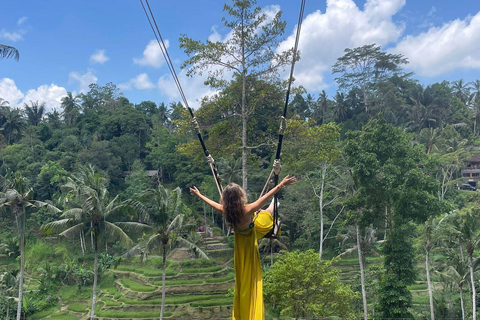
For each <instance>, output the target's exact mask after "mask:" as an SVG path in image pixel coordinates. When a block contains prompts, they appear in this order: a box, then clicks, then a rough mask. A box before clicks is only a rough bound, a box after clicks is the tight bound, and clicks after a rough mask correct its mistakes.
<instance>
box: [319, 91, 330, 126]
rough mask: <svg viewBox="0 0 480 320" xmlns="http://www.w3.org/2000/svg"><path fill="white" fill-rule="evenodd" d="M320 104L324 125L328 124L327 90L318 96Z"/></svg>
mask: <svg viewBox="0 0 480 320" xmlns="http://www.w3.org/2000/svg"><path fill="white" fill-rule="evenodd" d="M318 103H319V104H320V108H321V109H322V124H325V123H327V121H326V118H325V117H326V115H327V103H328V96H327V93H326V92H325V90H322V92H320V94H319V95H318Z"/></svg>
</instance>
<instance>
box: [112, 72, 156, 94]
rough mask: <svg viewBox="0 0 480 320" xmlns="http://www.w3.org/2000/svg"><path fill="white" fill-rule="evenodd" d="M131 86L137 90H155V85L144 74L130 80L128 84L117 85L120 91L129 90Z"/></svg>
mask: <svg viewBox="0 0 480 320" xmlns="http://www.w3.org/2000/svg"><path fill="white" fill-rule="evenodd" d="M132 86H133V87H134V88H135V89H138V90H147V89H153V88H155V85H154V84H153V83H152V82H151V81H150V79H149V78H148V75H147V74H146V73H141V74H139V75H138V76H136V77H135V78H132V79H130V80H129V81H128V82H126V83H122V84H119V85H118V87H119V88H120V89H121V90H131V89H132Z"/></svg>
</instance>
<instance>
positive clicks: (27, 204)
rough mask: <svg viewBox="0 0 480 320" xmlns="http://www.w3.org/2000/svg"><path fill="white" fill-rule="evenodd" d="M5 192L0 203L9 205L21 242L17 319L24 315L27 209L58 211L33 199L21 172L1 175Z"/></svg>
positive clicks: (2, 193)
mask: <svg viewBox="0 0 480 320" xmlns="http://www.w3.org/2000/svg"><path fill="white" fill-rule="evenodd" d="M0 180H1V183H2V187H3V188H2V189H3V190H4V191H3V192H0V205H1V206H2V208H5V207H8V208H9V209H10V213H11V214H12V216H13V217H14V219H15V221H16V225H17V233H18V239H19V242H20V245H19V247H20V273H19V275H18V277H19V278H18V306H17V320H20V319H21V316H22V301H23V300H22V298H23V282H24V273H25V221H26V214H27V211H28V210H30V209H32V208H33V209H39V208H45V209H46V210H48V211H50V212H53V213H58V212H60V210H59V209H57V208H56V207H54V206H52V205H50V204H48V203H45V202H42V201H37V200H34V199H33V190H32V189H31V188H29V187H28V180H27V179H26V178H24V177H23V176H22V175H21V174H20V172H16V173H15V175H14V176H13V177H7V178H4V177H1V179H0Z"/></svg>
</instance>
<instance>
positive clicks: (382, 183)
mask: <svg viewBox="0 0 480 320" xmlns="http://www.w3.org/2000/svg"><path fill="white" fill-rule="evenodd" d="M345 151H346V154H347V160H348V161H347V162H348V164H349V165H350V166H351V167H352V172H353V179H354V181H357V184H358V190H359V191H358V196H357V198H358V203H359V205H360V208H361V209H362V210H361V213H362V215H363V217H362V218H361V220H363V221H371V222H374V221H385V213H386V214H387V217H386V218H387V220H386V221H387V230H388V231H387V239H386V242H385V245H384V248H383V254H384V256H385V259H384V266H385V270H386V272H385V274H384V276H383V279H382V281H381V283H380V306H379V310H378V311H379V312H380V313H381V315H382V317H384V318H411V317H412V315H411V314H410V312H409V311H408V308H409V306H410V304H411V294H410V292H409V291H408V289H407V285H409V284H411V283H412V282H413V281H414V280H415V271H414V265H413V257H414V256H413V255H414V252H413V247H412V243H411V241H410V238H409V236H408V235H409V234H411V227H410V223H411V221H415V222H423V221H425V220H426V219H427V218H428V217H429V216H430V215H434V214H437V213H440V212H441V211H442V210H443V206H442V203H441V202H440V201H439V200H438V198H437V196H436V192H437V190H438V189H437V188H438V183H437V181H436V179H434V178H433V177H432V176H433V172H434V171H435V168H433V167H432V166H431V165H429V162H428V161H427V160H428V159H427V156H426V155H425V153H424V152H423V151H422V150H421V149H420V148H418V147H414V148H413V147H412V146H411V137H410V136H409V135H406V134H405V133H403V132H402V130H401V129H400V128H397V127H394V126H392V125H390V124H387V123H386V121H385V120H384V119H379V120H372V121H370V122H369V123H368V124H367V125H366V126H365V127H364V128H363V130H362V131H360V132H351V133H349V134H348V140H347V146H346V150H345Z"/></svg>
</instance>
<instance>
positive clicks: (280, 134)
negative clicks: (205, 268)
mask: <svg viewBox="0 0 480 320" xmlns="http://www.w3.org/2000/svg"><path fill="white" fill-rule="evenodd" d="M304 11H305V0H302V4H301V5H300V13H299V15H298V24H297V34H296V36H295V46H294V48H293V58H292V65H291V68H290V77H289V80H288V88H287V94H286V97H285V105H284V108H283V115H282V117H281V118H280V129H279V130H278V144H277V153H276V155H275V160H274V161H273V169H272V171H271V172H270V175H269V177H268V179H267V183H266V184H265V187H264V188H263V191H262V194H261V195H263V194H264V193H265V192H266V190H267V188H268V187H267V186H268V184H269V183H270V179H271V178H272V176H273V184H274V185H273V187H274V188H275V187H276V186H277V185H278V176H279V174H280V169H281V162H280V154H281V152H282V142H283V135H284V134H285V128H286V127H287V122H286V117H287V108H288V102H289V99H290V89H291V87H292V82H293V70H294V69H295V62H296V61H297V55H298V42H299V40H300V31H301V29H302V21H303V13H304ZM273 199H274V202H273V228H272V231H270V233H268V234H267V235H266V236H265V237H268V238H276V237H278V231H279V229H280V227H279V226H278V225H277V224H278V193H276V194H275V195H274V196H273Z"/></svg>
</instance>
